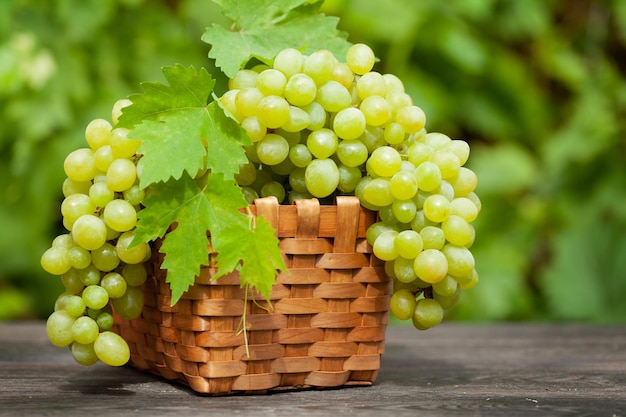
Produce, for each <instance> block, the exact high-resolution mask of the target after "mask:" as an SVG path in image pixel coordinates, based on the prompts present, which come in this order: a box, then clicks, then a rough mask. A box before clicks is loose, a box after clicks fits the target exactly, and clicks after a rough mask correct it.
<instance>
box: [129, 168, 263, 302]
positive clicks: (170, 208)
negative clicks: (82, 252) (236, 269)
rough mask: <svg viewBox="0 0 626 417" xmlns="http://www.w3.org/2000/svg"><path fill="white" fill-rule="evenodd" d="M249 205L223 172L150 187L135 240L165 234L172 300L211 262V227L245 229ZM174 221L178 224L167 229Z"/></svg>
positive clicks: (215, 233) (165, 266)
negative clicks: (245, 209)
mask: <svg viewBox="0 0 626 417" xmlns="http://www.w3.org/2000/svg"><path fill="white" fill-rule="evenodd" d="M247 204H248V203H247V201H246V200H245V198H244V197H243V194H242V192H241V188H239V187H238V186H237V184H236V183H235V182H234V181H232V180H225V179H224V177H223V175H222V174H209V175H208V176H207V182H206V185H205V186H204V187H202V188H200V187H199V186H198V184H196V181H194V180H193V179H192V178H191V177H189V176H188V175H183V176H182V177H181V178H180V179H178V180H174V179H170V180H169V181H167V182H162V183H156V184H152V185H151V186H150V193H149V195H148V197H146V199H145V200H144V206H145V207H144V208H143V209H142V210H141V211H139V213H138V214H137V217H138V218H139V222H138V223H137V228H136V230H135V241H144V242H145V241H153V240H155V239H156V238H158V237H162V238H163V243H162V245H161V248H160V249H159V250H160V252H161V253H163V254H164V255H165V258H164V260H163V264H162V265H161V266H162V268H163V269H166V270H167V278H166V282H168V283H169V284H170V288H171V290H172V305H173V304H175V303H176V302H177V301H178V299H179V298H180V297H181V296H182V294H183V293H184V292H185V291H187V289H188V288H189V286H190V285H193V283H194V280H195V277H196V276H197V275H198V273H199V272H200V266H201V265H208V256H209V254H208V245H209V238H208V237H207V232H208V231H209V230H210V231H211V234H212V236H217V237H219V235H220V234H221V233H222V230H223V229H225V228H227V227H236V228H239V229H243V228H247V227H248V226H247V225H248V218H247V216H246V215H244V214H243V213H241V212H239V209H241V208H243V207H246V206H247ZM172 225H175V226H176V227H175V228H173V230H170V231H168V230H169V228H170V226H172ZM245 255H246V254H244V255H242V256H244V257H245ZM272 278H273V277H272ZM271 282H273V279H272V281H271Z"/></svg>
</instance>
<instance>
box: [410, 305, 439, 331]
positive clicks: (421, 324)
mask: <svg viewBox="0 0 626 417" xmlns="http://www.w3.org/2000/svg"><path fill="white" fill-rule="evenodd" d="M412 319H413V325H414V326H415V328H416V329H418V330H426V329H430V328H431V327H434V326H436V325H438V324H439V323H441V321H442V320H443V308H442V307H441V304H439V302H438V301H437V300H434V299H432V298H422V299H420V300H418V301H417V304H416V306H415V311H414V312H413V317H412Z"/></svg>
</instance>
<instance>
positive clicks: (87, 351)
mask: <svg viewBox="0 0 626 417" xmlns="http://www.w3.org/2000/svg"><path fill="white" fill-rule="evenodd" d="M70 351H71V352H72V357H73V358H74V360H75V361H76V362H77V363H78V364H80V365H83V366H91V365H93V364H95V363H97V362H98V356H97V355H96V352H95V350H94V348H93V343H88V344H82V343H78V342H74V343H72V344H71V345H70Z"/></svg>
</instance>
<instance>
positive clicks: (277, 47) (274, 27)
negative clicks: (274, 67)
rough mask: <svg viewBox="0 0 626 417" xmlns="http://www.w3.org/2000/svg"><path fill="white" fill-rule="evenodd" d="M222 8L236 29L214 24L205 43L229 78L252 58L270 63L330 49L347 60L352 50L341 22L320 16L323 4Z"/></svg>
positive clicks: (231, 2)
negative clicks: (298, 52) (283, 54)
mask: <svg viewBox="0 0 626 417" xmlns="http://www.w3.org/2000/svg"><path fill="white" fill-rule="evenodd" d="M220 4H221V5H222V10H223V13H224V14H225V15H226V16H227V17H228V18H230V19H232V20H233V22H234V23H233V26H232V27H231V28H230V29H229V30H227V29H225V28H224V27H223V26H220V25H217V24H213V25H212V26H211V27H209V28H208V29H207V31H206V32H205V33H204V35H203V36H202V40H203V41H204V42H206V43H208V44H210V45H211V51H210V52H209V57H211V58H214V59H215V61H216V64H217V66H218V67H220V68H221V69H222V71H223V72H224V73H225V74H226V75H227V76H229V77H232V76H234V75H235V74H236V73H237V71H238V70H239V69H241V68H242V67H244V66H245V64H246V63H247V62H248V61H249V60H250V59H252V58H257V59H259V60H261V61H263V62H265V63H271V61H272V59H273V58H274V56H276V54H277V53H278V52H280V51H281V50H282V49H285V48H299V49H303V50H304V51H305V52H307V51H309V52H312V51H315V50H317V49H328V50H330V51H331V52H333V53H334V54H335V56H337V57H338V58H341V59H344V57H345V53H346V51H347V50H348V48H349V47H350V43H348V42H347V41H346V35H345V34H344V33H341V32H339V31H338V30H337V28H336V26H337V23H338V22H339V19H337V18H336V17H330V16H324V15H323V14H320V13H318V10H319V7H320V4H321V2H314V3H310V2H309V1H307V0H253V1H238V0H223V1H221V2H220Z"/></svg>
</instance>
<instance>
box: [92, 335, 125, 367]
mask: <svg viewBox="0 0 626 417" xmlns="http://www.w3.org/2000/svg"><path fill="white" fill-rule="evenodd" d="M94 351H95V353H96V356H97V357H98V359H100V360H101V361H102V362H104V363H106V364H107V365H110V366H122V365H125V364H126V363H127V362H128V360H129V359H130V349H129V347H128V344H127V343H126V341H125V340H124V339H122V337H121V336H120V335H118V334H116V333H113V332H111V331H105V332H102V333H100V335H99V336H98V338H97V339H96V341H95V342H94Z"/></svg>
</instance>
